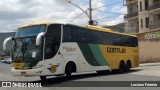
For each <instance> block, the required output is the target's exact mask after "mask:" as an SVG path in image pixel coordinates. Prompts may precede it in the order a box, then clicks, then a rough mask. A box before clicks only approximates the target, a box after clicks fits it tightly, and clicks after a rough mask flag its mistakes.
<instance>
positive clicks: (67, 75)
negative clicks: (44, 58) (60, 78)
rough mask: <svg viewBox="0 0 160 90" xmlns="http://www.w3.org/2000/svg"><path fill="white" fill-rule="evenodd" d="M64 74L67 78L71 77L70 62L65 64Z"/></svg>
mask: <svg viewBox="0 0 160 90" xmlns="http://www.w3.org/2000/svg"><path fill="white" fill-rule="evenodd" d="M65 74H66V77H67V78H70V77H71V74H72V65H71V63H68V64H67V66H66V70H65Z"/></svg>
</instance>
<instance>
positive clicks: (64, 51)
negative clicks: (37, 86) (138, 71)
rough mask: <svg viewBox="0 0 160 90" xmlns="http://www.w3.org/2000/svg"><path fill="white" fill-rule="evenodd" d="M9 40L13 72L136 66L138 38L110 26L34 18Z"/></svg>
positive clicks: (68, 71)
mask: <svg viewBox="0 0 160 90" xmlns="http://www.w3.org/2000/svg"><path fill="white" fill-rule="evenodd" d="M8 41H12V48H11V57H12V63H11V65H12V67H11V72H12V74H13V75H16V76H40V78H41V79H42V80H45V79H46V76H52V75H55V76H56V75H65V74H66V76H67V77H70V76H71V74H72V73H73V72H88V71H97V72H100V71H103V70H117V69H118V70H119V71H120V72H125V71H129V70H130V68H132V67H138V66H139V60H138V57H139V52H138V40H137V37H136V36H134V35H129V34H124V33H118V32H113V31H112V30H110V29H105V28H100V27H95V26H87V27H81V26H76V25H71V24H60V23H51V22H38V23H33V24H26V25H23V26H21V27H19V28H18V30H17V32H16V35H15V37H9V38H7V39H6V40H5V41H4V43H3V49H4V50H6V45H7V43H8Z"/></svg>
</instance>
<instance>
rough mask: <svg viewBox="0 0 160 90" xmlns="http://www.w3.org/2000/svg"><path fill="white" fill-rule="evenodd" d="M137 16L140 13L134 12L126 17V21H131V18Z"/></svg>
mask: <svg viewBox="0 0 160 90" xmlns="http://www.w3.org/2000/svg"><path fill="white" fill-rule="evenodd" d="M135 16H138V12H134V13H131V14H126V15H124V19H129V18H132V17H135Z"/></svg>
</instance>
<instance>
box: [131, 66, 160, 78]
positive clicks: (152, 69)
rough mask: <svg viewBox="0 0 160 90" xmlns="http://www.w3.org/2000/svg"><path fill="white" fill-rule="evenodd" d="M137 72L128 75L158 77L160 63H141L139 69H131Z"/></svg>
mask: <svg viewBox="0 0 160 90" xmlns="http://www.w3.org/2000/svg"><path fill="white" fill-rule="evenodd" d="M133 70H139V71H136V72H132V73H130V74H137V75H147V76H160V63H143V64H140V66H139V67H137V68H133Z"/></svg>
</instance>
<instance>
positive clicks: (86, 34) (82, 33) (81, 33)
mask: <svg viewBox="0 0 160 90" xmlns="http://www.w3.org/2000/svg"><path fill="white" fill-rule="evenodd" d="M78 37H79V38H78V39H79V40H78V41H79V42H80V43H90V42H91V40H90V39H91V38H90V31H89V30H88V29H85V28H82V29H78Z"/></svg>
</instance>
